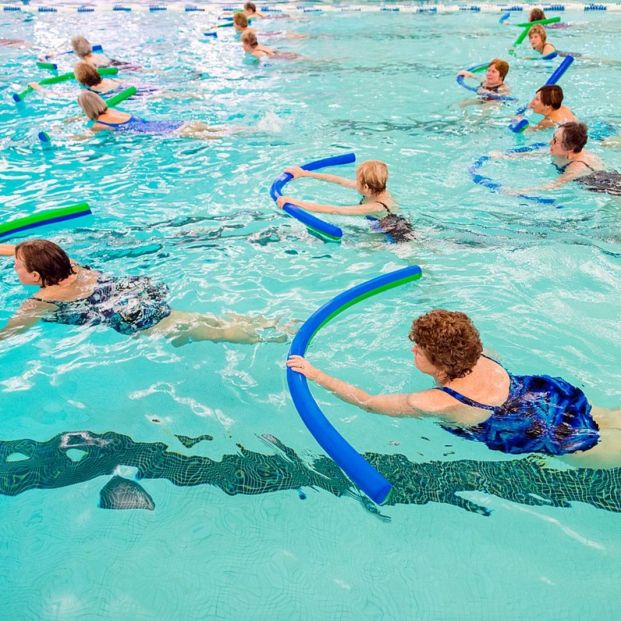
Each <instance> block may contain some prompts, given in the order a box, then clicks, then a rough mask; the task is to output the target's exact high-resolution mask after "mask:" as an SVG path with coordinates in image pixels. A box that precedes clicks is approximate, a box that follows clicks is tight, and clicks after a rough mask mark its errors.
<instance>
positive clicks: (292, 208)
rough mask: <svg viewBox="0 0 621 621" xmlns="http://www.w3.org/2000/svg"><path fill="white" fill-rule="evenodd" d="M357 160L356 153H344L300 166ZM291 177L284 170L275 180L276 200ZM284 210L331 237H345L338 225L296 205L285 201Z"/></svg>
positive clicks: (315, 167) (311, 167)
mask: <svg viewBox="0 0 621 621" xmlns="http://www.w3.org/2000/svg"><path fill="white" fill-rule="evenodd" d="M355 161H356V155H355V153H343V154H342V155H335V156H332V157H326V158H323V159H321V160H315V161H313V162H308V163H307V164H303V165H302V166H301V167H300V168H303V169H304V170H318V169H320V168H327V167H328V166H341V165H344V164H351V163H353V162H355ZM291 179H293V175H291V174H289V173H287V172H284V173H282V174H281V175H280V176H279V177H278V178H277V179H276V180H275V181H274V183H272V187H271V188H270V196H271V197H272V200H274V202H275V201H276V199H277V198H278V197H279V196H282V190H283V188H284V187H285V185H286V184H287V183H289V181H291ZM283 211H285V212H286V213H288V214H289V215H290V216H292V217H294V218H295V219H296V220H299V221H300V222H302V224H305V225H306V226H309V227H311V228H312V229H316V230H318V231H320V232H322V233H326V234H327V235H329V236H330V237H336V238H338V239H340V238H341V237H343V231H342V230H341V229H340V228H339V227H338V226H335V225H334V224H330V223H329V222H325V221H324V220H321V219H320V218H317V217H316V216H314V215H312V214H310V213H308V212H307V211H304V210H303V209H301V208H300V207H297V206H296V205H291V204H290V203H285V205H284V206H283Z"/></svg>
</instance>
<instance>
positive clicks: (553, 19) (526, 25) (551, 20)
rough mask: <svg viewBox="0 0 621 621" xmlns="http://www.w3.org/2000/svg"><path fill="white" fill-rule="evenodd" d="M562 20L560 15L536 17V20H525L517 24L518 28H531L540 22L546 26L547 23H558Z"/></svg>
mask: <svg viewBox="0 0 621 621" xmlns="http://www.w3.org/2000/svg"><path fill="white" fill-rule="evenodd" d="M560 21H561V18H560V17H547V18H546V19H536V20H535V21H534V22H523V23H521V24H516V26H518V28H530V27H531V26H534V25H535V24H539V25H541V26H545V25H547V24H557V23H558V22H560Z"/></svg>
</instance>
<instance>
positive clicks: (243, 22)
mask: <svg viewBox="0 0 621 621" xmlns="http://www.w3.org/2000/svg"><path fill="white" fill-rule="evenodd" d="M233 28H234V29H235V33H236V34H238V35H243V34H244V33H245V32H253V33H254V34H255V36H256V34H257V32H256V30H255V29H254V28H250V27H249V26H248V18H247V17H246V16H245V15H244V13H241V12H240V13H235V15H234V16H233Z"/></svg>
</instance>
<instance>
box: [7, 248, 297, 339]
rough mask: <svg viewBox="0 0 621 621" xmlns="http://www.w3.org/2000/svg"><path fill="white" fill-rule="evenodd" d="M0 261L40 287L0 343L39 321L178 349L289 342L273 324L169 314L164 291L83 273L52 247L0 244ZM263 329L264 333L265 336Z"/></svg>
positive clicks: (139, 280)
mask: <svg viewBox="0 0 621 621" xmlns="http://www.w3.org/2000/svg"><path fill="white" fill-rule="evenodd" d="M0 255H3V256H14V257H15V271H16V273H17V275H18V277H19V279H20V281H21V282H22V284H24V285H39V286H40V287H41V289H39V291H38V292H37V294H36V295H34V296H32V297H31V298H29V299H28V300H26V302H24V303H23V304H22V306H21V308H20V309H19V311H18V312H17V313H16V314H15V316H14V317H13V318H12V319H10V320H9V322H8V324H7V325H6V326H5V327H4V328H3V329H2V330H0V340H1V339H4V338H7V337H9V336H11V335H13V334H16V333H20V332H23V331H24V330H27V329H28V328H29V327H30V326H32V325H33V324H34V323H36V322H37V321H38V320H39V319H41V320H43V321H49V322H55V323H64V324H68V325H75V326H79V325H97V324H102V325H106V326H108V327H110V328H112V329H114V330H116V331H117V332H120V333H121V334H127V335H134V334H139V333H140V334H145V333H148V334H162V335H164V336H167V337H169V338H170V339H171V340H172V343H173V345H177V346H178V345H184V344H185V343H189V342H191V341H203V340H209V341H230V342H233V343H257V342H259V341H274V342H283V341H286V340H287V335H286V334H284V333H283V332H282V331H280V330H279V329H278V327H277V326H276V324H275V322H273V321H269V320H266V319H264V318H262V317H243V316H239V315H230V316H228V317H227V318H226V319H219V318H217V317H214V316H212V315H205V314H201V313H186V312H182V311H176V310H173V309H171V308H170V306H169V305H168V304H167V302H166V298H167V296H168V288H167V287H166V285H164V284H161V283H159V284H158V283H154V282H152V281H151V279H150V278H147V277H145V276H122V277H116V276H111V275H109V274H103V273H101V272H97V271H95V270H92V269H90V268H88V267H82V266H80V265H77V264H75V263H73V262H71V260H70V259H69V257H68V256H67V254H66V253H65V251H64V250H63V249H62V248H60V246H57V245H56V244H54V243H53V242H50V241H46V240H43V239H37V240H32V241H27V242H23V243H21V244H19V245H17V246H12V245H9V244H0ZM272 328H276V331H275V332H274V331H273V330H270V329H272ZM263 329H267V332H265V333H264V334H262V333H261V330H263Z"/></svg>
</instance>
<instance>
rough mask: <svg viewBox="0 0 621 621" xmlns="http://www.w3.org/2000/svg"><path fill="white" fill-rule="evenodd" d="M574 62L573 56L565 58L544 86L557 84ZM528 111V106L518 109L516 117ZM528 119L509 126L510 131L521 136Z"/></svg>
mask: <svg viewBox="0 0 621 621" xmlns="http://www.w3.org/2000/svg"><path fill="white" fill-rule="evenodd" d="M573 62H574V57H573V56H565V58H564V59H563V62H562V63H561V64H560V65H559V66H558V67H557V68H556V69H555V70H554V71H553V72H552V75H551V76H550V77H549V78H548V79H547V80H546V83H545V84H544V86H551V85H552V84H556V83H557V82H558V81H559V80H560V79H561V78H562V77H563V74H564V73H565V71H567V69H569V67H570V65H571V63H573ZM526 110H528V105H526V106H522V107H521V108H518V109H517V110H516V112H515V116H520V115H522V114H524V112H526ZM528 125H529V123H528V119H520V120H519V121H518V122H517V123H511V124H510V125H509V129H510V130H511V131H512V132H515V133H516V134H519V133H520V132H521V131H523V130H525V129H526V128H527V127H528Z"/></svg>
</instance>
